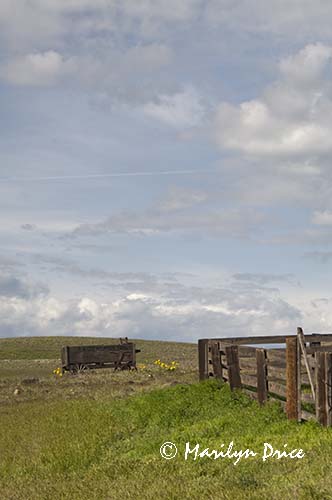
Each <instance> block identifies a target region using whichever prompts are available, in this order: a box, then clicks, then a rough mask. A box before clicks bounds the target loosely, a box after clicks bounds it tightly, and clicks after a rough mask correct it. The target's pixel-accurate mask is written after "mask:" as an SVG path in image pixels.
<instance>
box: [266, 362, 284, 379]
mask: <svg viewBox="0 0 332 500" xmlns="http://www.w3.org/2000/svg"><path fill="white" fill-rule="evenodd" d="M267 374H268V377H269V378H270V377H271V378H272V377H276V378H279V379H281V380H286V366H285V367H284V368H279V367H277V366H271V365H268V367H267Z"/></svg>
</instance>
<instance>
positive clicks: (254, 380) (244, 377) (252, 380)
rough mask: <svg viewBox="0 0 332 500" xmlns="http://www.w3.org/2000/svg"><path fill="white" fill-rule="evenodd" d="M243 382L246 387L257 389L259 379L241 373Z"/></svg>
mask: <svg viewBox="0 0 332 500" xmlns="http://www.w3.org/2000/svg"><path fill="white" fill-rule="evenodd" d="M241 382H242V384H244V385H250V386H252V387H257V377H256V376H254V375H247V374H246V373H241Z"/></svg>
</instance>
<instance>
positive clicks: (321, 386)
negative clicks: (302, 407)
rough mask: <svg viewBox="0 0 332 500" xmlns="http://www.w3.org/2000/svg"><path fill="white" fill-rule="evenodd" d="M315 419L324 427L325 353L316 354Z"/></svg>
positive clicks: (325, 403) (325, 423)
mask: <svg viewBox="0 0 332 500" xmlns="http://www.w3.org/2000/svg"><path fill="white" fill-rule="evenodd" d="M316 362H317V370H316V418H317V420H318V422H319V423H320V424H322V425H324V426H326V425H327V412H326V405H327V401H326V364H325V353H324V352H317V353H316Z"/></svg>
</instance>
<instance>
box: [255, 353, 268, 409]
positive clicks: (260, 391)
mask: <svg viewBox="0 0 332 500" xmlns="http://www.w3.org/2000/svg"><path fill="white" fill-rule="evenodd" d="M256 363H257V397H258V402H259V403H260V404H263V403H265V402H266V401H267V393H268V381H267V363H266V350H265V349H256Z"/></svg>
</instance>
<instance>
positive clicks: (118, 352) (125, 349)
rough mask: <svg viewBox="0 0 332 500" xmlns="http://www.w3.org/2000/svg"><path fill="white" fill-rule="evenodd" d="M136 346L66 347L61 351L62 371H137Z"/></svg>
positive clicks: (129, 344)
mask: <svg viewBox="0 0 332 500" xmlns="http://www.w3.org/2000/svg"><path fill="white" fill-rule="evenodd" d="M137 352H140V350H139V349H135V344H133V343H131V342H128V343H125V344H124V343H123V344H119V345H88V346H64V347H62V350H61V361H62V369H63V370H64V371H70V372H73V373H75V372H80V371H84V370H87V369H97V368H114V369H115V370H117V369H120V370H125V369H127V370H128V369H132V368H134V369H136V353H137Z"/></svg>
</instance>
